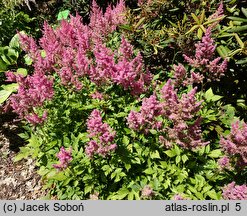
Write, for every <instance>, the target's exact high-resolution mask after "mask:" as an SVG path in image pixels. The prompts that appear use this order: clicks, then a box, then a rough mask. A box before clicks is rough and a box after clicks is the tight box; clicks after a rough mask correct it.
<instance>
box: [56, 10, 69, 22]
mask: <svg viewBox="0 0 247 216" xmlns="http://www.w3.org/2000/svg"><path fill="white" fill-rule="evenodd" d="M69 13H70V11H69V10H64V11H60V12H59V13H58V15H57V20H63V19H65V20H66V19H67V18H68V16H69Z"/></svg>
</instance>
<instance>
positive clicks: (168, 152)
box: [165, 150, 177, 157]
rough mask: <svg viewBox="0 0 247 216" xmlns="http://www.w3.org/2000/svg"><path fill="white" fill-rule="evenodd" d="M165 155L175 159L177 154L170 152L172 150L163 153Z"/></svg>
mask: <svg viewBox="0 0 247 216" xmlns="http://www.w3.org/2000/svg"><path fill="white" fill-rule="evenodd" d="M165 154H166V155H167V156H168V157H175V156H176V155H177V154H176V152H175V151H172V150H167V151H165Z"/></svg>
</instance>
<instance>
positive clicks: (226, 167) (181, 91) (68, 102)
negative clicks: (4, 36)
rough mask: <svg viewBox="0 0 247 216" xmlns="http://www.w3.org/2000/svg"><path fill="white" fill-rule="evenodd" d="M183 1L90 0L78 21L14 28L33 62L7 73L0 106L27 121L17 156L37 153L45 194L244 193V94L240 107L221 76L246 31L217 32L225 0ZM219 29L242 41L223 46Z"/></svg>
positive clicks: (236, 196) (112, 197)
mask: <svg viewBox="0 0 247 216" xmlns="http://www.w3.org/2000/svg"><path fill="white" fill-rule="evenodd" d="M188 2H189V3H187V4H181V2H180V3H178V2H177V1H158V0H157V1H156V0H153V1H141V0H139V1H138V6H137V8H135V9H130V8H128V7H127V6H126V5H125V2H124V1H123V0H120V1H119V2H118V3H117V4H115V5H114V6H112V5H109V6H108V7H107V8H106V9H105V10H102V9H101V8H100V7H99V6H98V4H97V3H96V1H92V5H91V10H90V16H89V20H87V21H84V20H83V18H82V17H81V16H80V15H79V14H77V15H75V16H72V15H71V16H66V17H61V21H60V22H59V24H58V25H55V26H54V25H49V23H48V22H45V23H44V26H43V30H42V37H41V38H39V39H36V38H33V37H32V36H31V35H28V34H26V33H23V32H20V33H19V34H18V37H19V41H20V47H21V48H22V49H23V51H25V53H26V56H25V57H26V61H27V62H26V63H27V64H28V69H29V71H30V72H28V73H25V74H23V73H21V72H23V71H24V69H23V68H22V70H19V73H18V71H17V72H16V71H7V72H6V73H5V75H6V78H7V80H6V82H9V83H10V85H14V86H15V87H16V89H15V90H16V92H11V93H9V95H8V97H7V98H5V100H3V102H5V104H4V109H5V111H6V112H7V111H12V112H14V113H16V115H17V116H18V117H17V120H18V121H22V122H23V124H24V129H25V132H24V133H22V134H20V136H21V137H22V138H23V139H25V140H26V141H27V145H26V146H24V147H21V149H20V153H19V154H18V156H17V157H16V158H15V160H16V162H17V163H18V161H19V160H21V159H24V158H28V157H32V158H33V159H35V161H36V165H37V167H38V173H39V175H41V176H42V179H43V182H44V189H47V190H48V191H49V193H48V195H47V197H45V198H53V199H54V198H56V199H109V200H115V199H118V200H121V199H128V200H133V199H142V200H146V199H148V200H149V199H175V200H178V199H199V200H204V199H247V186H246V184H247V183H246V179H247V178H246V177H247V172H246V164H247V124H246V123H245V122H246V120H247V119H245V115H244V114H241V113H242V112H243V110H244V109H245V107H246V105H245V95H242V94H240V95H239V97H241V98H237V99H238V100H239V99H241V100H242V101H241V103H242V106H241V108H242V109H243V110H241V109H238V106H237V105H236V104H234V103H232V104H231V103H227V102H229V100H227V99H226V98H225V97H226V96H225V94H223V93H224V87H222V83H221V82H222V79H226V80H227V77H231V75H232V76H235V75H236V76H238V75H239V74H238V71H236V70H235V71H234V72H233V71H232V70H231V69H232V68H233V67H235V65H236V64H237V65H240V67H245V66H244V63H243V55H244V54H245V51H244V46H243V45H242V43H244V42H243V40H244V39H245V37H244V33H243V35H242V33H241V35H240V36H236V34H234V35H226V34H225V35H224V33H225V31H227V30H224V29H225V28H228V27H225V26H226V25H228V23H227V22H225V23H223V24H221V22H224V20H225V19H226V18H227V15H224V8H225V7H226V8H228V3H227V2H226V4H224V3H223V2H217V1H213V2H212V3H211V4H212V5H206V4H202V3H200V2H197V1H188ZM229 4H230V3H229ZM209 6H211V7H212V8H211V7H210V9H207V10H206V8H209ZM167 8H170V10H167ZM184 8H186V10H185V11H186V13H188V16H185V15H184V17H180V15H176V14H174V11H178V10H182V9H184ZM235 8H236V7H235ZM242 8H243V7H242ZM175 9H176V10H175ZM163 10H167V12H166V14H165V15H166V16H165V15H164V17H163V16H161V15H160V14H161V11H163ZM240 10H241V11H243V13H245V10H246V9H245V8H243V9H240ZM150 14H152V15H153V16H150ZM177 14H178V13H177ZM150 17H151V18H150ZM228 18H229V17H228ZM169 19H170V20H169ZM230 19H233V18H230ZM234 19H235V18H234ZM174 20H175V21H174ZM181 20H182V21H181ZM241 20H242V18H241ZM153 21H155V24H152V23H153ZM174 22H175V23H174ZM180 22H181V23H180ZM194 22H196V24H195V23H194ZM244 22H245V21H243V20H242V22H241V23H240V24H239V25H241V24H243V23H244ZM179 23H180V24H181V25H183V26H181V25H180V24H179ZM229 25H230V24H229ZM243 25H244V24H243ZM241 27H243V26H241ZM172 28H173V30H172ZM222 29H223V32H222ZM228 29H230V31H233V30H232V26H230V28H228ZM222 34H223V35H224V37H230V40H233V38H232V37H235V39H236V40H237V41H238V43H239V45H240V46H242V47H241V51H240V50H238V51H236V52H235V54H234V53H232V52H231V51H229V52H227V53H225V55H222V50H224V49H227V48H226V47H225V46H226V44H225V43H224V42H223V41H219V40H220V39H219V38H221V37H222ZM239 34H240V33H239ZM185 38H186V41H187V42H189V44H190V47H189V49H185V47H186V45H185V44H184V39H185ZM179 41H180V42H181V41H182V42H181V43H179ZM241 42H242V43H241ZM219 47H220V48H219ZM232 49H235V47H234V45H233V47H232ZM220 54H221V55H220ZM233 54H234V55H233ZM238 55H239V56H238ZM240 59H241V60H240ZM239 61H241V62H240V63H241V64H239ZM20 71H21V72H20ZM226 80H225V81H224V82H226ZM228 85H229V84H228ZM240 87H241V88H243V87H244V86H243V85H240ZM221 93H222V94H221Z"/></svg>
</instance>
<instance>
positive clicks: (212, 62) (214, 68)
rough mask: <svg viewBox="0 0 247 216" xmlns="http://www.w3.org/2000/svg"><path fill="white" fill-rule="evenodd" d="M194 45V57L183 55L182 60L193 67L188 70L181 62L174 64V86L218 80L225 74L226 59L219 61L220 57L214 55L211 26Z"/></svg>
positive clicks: (214, 47)
mask: <svg viewBox="0 0 247 216" xmlns="http://www.w3.org/2000/svg"><path fill="white" fill-rule="evenodd" d="M195 47H196V51H195V56H194V57H189V56H187V55H186V54H184V55H183V56H184V60H185V61H186V62H187V63H188V64H189V66H191V67H192V68H193V69H192V70H191V71H190V72H188V71H187V70H186V69H185V67H184V66H183V65H182V64H179V65H174V72H173V76H174V78H175V85H176V86H179V85H180V84H182V85H184V86H186V85H190V84H193V83H203V82H204V81H205V80H206V81H208V82H210V81H219V80H220V78H221V77H222V76H224V75H225V72H226V70H227V59H224V60H223V62H221V57H217V58H215V57H214V55H215V49H216V45H214V40H213V39H212V38H211V27H209V28H208V29H207V30H206V33H205V35H204V36H203V37H202V41H200V42H198V43H197V44H196V45H195Z"/></svg>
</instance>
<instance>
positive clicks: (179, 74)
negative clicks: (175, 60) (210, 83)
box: [173, 63, 187, 86]
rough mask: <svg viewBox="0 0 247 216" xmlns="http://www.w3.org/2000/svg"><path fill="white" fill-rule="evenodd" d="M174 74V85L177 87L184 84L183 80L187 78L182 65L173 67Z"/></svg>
mask: <svg viewBox="0 0 247 216" xmlns="http://www.w3.org/2000/svg"><path fill="white" fill-rule="evenodd" d="M173 68H174V72H173V77H174V78H175V83H174V84H175V85H176V86H178V85H180V84H182V83H183V82H184V79H185V78H186V76H187V71H186V69H185V67H184V66H183V65H182V64H180V63H179V64H178V65H173Z"/></svg>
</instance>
